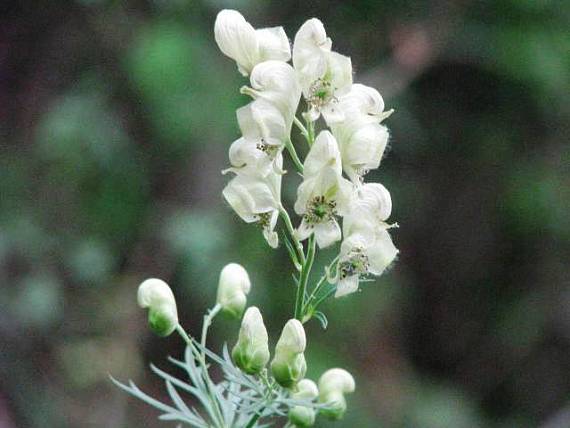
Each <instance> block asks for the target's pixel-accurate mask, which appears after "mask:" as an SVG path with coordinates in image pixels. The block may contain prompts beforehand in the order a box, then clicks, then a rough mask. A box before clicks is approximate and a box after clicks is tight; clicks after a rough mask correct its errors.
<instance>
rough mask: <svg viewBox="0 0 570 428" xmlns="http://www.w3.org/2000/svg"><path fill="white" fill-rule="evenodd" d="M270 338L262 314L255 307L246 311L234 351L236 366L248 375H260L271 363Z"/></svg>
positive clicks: (233, 356)
mask: <svg viewBox="0 0 570 428" xmlns="http://www.w3.org/2000/svg"><path fill="white" fill-rule="evenodd" d="M268 342H269V337H268V335H267V329H266V328H265V325H264V324H263V317H262V316H261V312H259V309H257V308H256V307H255V306H252V307H250V308H248V309H247V311H245V315H244V316H243V320H242V322H241V328H240V330H239V336H238V341H237V343H236V344H235V346H234V348H233V350H232V358H233V360H234V363H235V364H236V366H238V367H239V368H240V369H242V370H243V371H244V372H246V373H247V374H257V373H259V372H260V371H261V370H262V369H263V368H264V367H265V366H266V365H267V362H268V361H269V358H270V355H269V343H268Z"/></svg>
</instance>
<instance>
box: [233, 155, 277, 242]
mask: <svg viewBox="0 0 570 428" xmlns="http://www.w3.org/2000/svg"><path fill="white" fill-rule="evenodd" d="M275 162H276V165H277V167H278V168H282V167H283V157H282V156H281V155H280V154H279V155H278V156H277V158H276V161H275ZM234 172H235V171H234ZM248 172H251V171H245V172H241V171H237V175H236V176H235V177H234V178H233V179H232V180H230V182H229V183H228V184H227V185H226V187H225V188H224V190H223V192H222V194H223V195H224V198H225V199H226V201H227V202H228V203H229V204H230V206H231V207H232V208H233V209H234V211H235V212H236V213H237V215H239V216H240V217H241V219H242V220H243V221H245V222H246V223H258V224H259V225H260V226H261V228H262V231H263V236H264V237H265V239H266V240H267V243H268V244H269V245H270V246H271V247H273V248H276V247H277V245H278V242H279V241H278V236H277V232H275V231H274V229H275V225H276V224H277V219H278V217H279V208H280V206H281V178H282V175H281V174H278V173H275V172H269V173H268V174H267V175H265V176H263V175H262V174H255V173H248Z"/></svg>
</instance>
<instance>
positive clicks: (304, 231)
mask: <svg viewBox="0 0 570 428" xmlns="http://www.w3.org/2000/svg"><path fill="white" fill-rule="evenodd" d="M313 232H314V228H313V227H312V226H310V225H309V224H307V222H306V221H305V219H303V220H301V224H300V225H299V227H298V228H297V230H296V231H295V234H296V235H297V239H299V241H304V240H305V239H307V238H308V237H309V236H311V235H312V233H313Z"/></svg>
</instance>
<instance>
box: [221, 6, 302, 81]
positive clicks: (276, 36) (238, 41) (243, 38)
mask: <svg viewBox="0 0 570 428" xmlns="http://www.w3.org/2000/svg"><path fill="white" fill-rule="evenodd" d="M214 37H215V39H216V43H217V44H218V47H219V48H220V50H221V51H222V52H223V53H224V54H225V55H226V56H228V57H230V58H232V59H233V60H234V61H235V62H236V63H237V66H238V70H239V72H240V73H241V74H243V75H244V76H247V75H248V74H249V73H251V70H253V68H254V67H255V65H257V64H259V63H260V62H263V61H267V60H270V59H274V60H279V61H289V60H290V59H291V48H290V46H289V40H288V39H287V35H286V34H285V31H284V30H283V27H273V28H262V29H259V30H256V29H254V28H253V27H252V26H251V24H250V23H249V22H247V21H246V20H245V18H244V17H243V16H242V15H241V13H239V12H238V11H236V10H230V9H224V10H222V11H221V12H220V13H218V16H217V17H216V23H215V25H214Z"/></svg>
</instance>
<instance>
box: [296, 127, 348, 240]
mask: <svg viewBox="0 0 570 428" xmlns="http://www.w3.org/2000/svg"><path fill="white" fill-rule="evenodd" d="M303 168H304V169H303V182H302V183H301V185H300V186H299V188H298V190H297V201H296V202H295V212H296V213H297V214H299V215H302V216H303V219H302V221H301V225H300V226H299V228H298V229H297V234H298V237H299V239H301V240H304V239H306V238H308V237H309V236H310V235H311V234H312V233H313V232H314V233H315V238H316V240H317V244H318V245H319V247H320V248H325V247H327V246H329V245H331V244H332V243H334V242H336V241H338V240H340V238H341V231H340V227H339V225H338V222H337V220H336V216H337V215H344V213H345V211H346V208H347V205H348V202H349V199H350V195H351V191H352V185H351V184H350V182H349V181H347V180H346V179H344V178H343V177H342V166H341V160H340V153H339V151H338V146H337V143H336V140H335V139H334V137H333V136H332V134H331V133H330V132H329V131H322V132H321V133H320V134H319V136H318V137H317V139H316V141H315V143H314V144H313V146H312V147H311V150H310V151H309V154H308V155H307V158H306V159H305V164H304V167H303Z"/></svg>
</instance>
